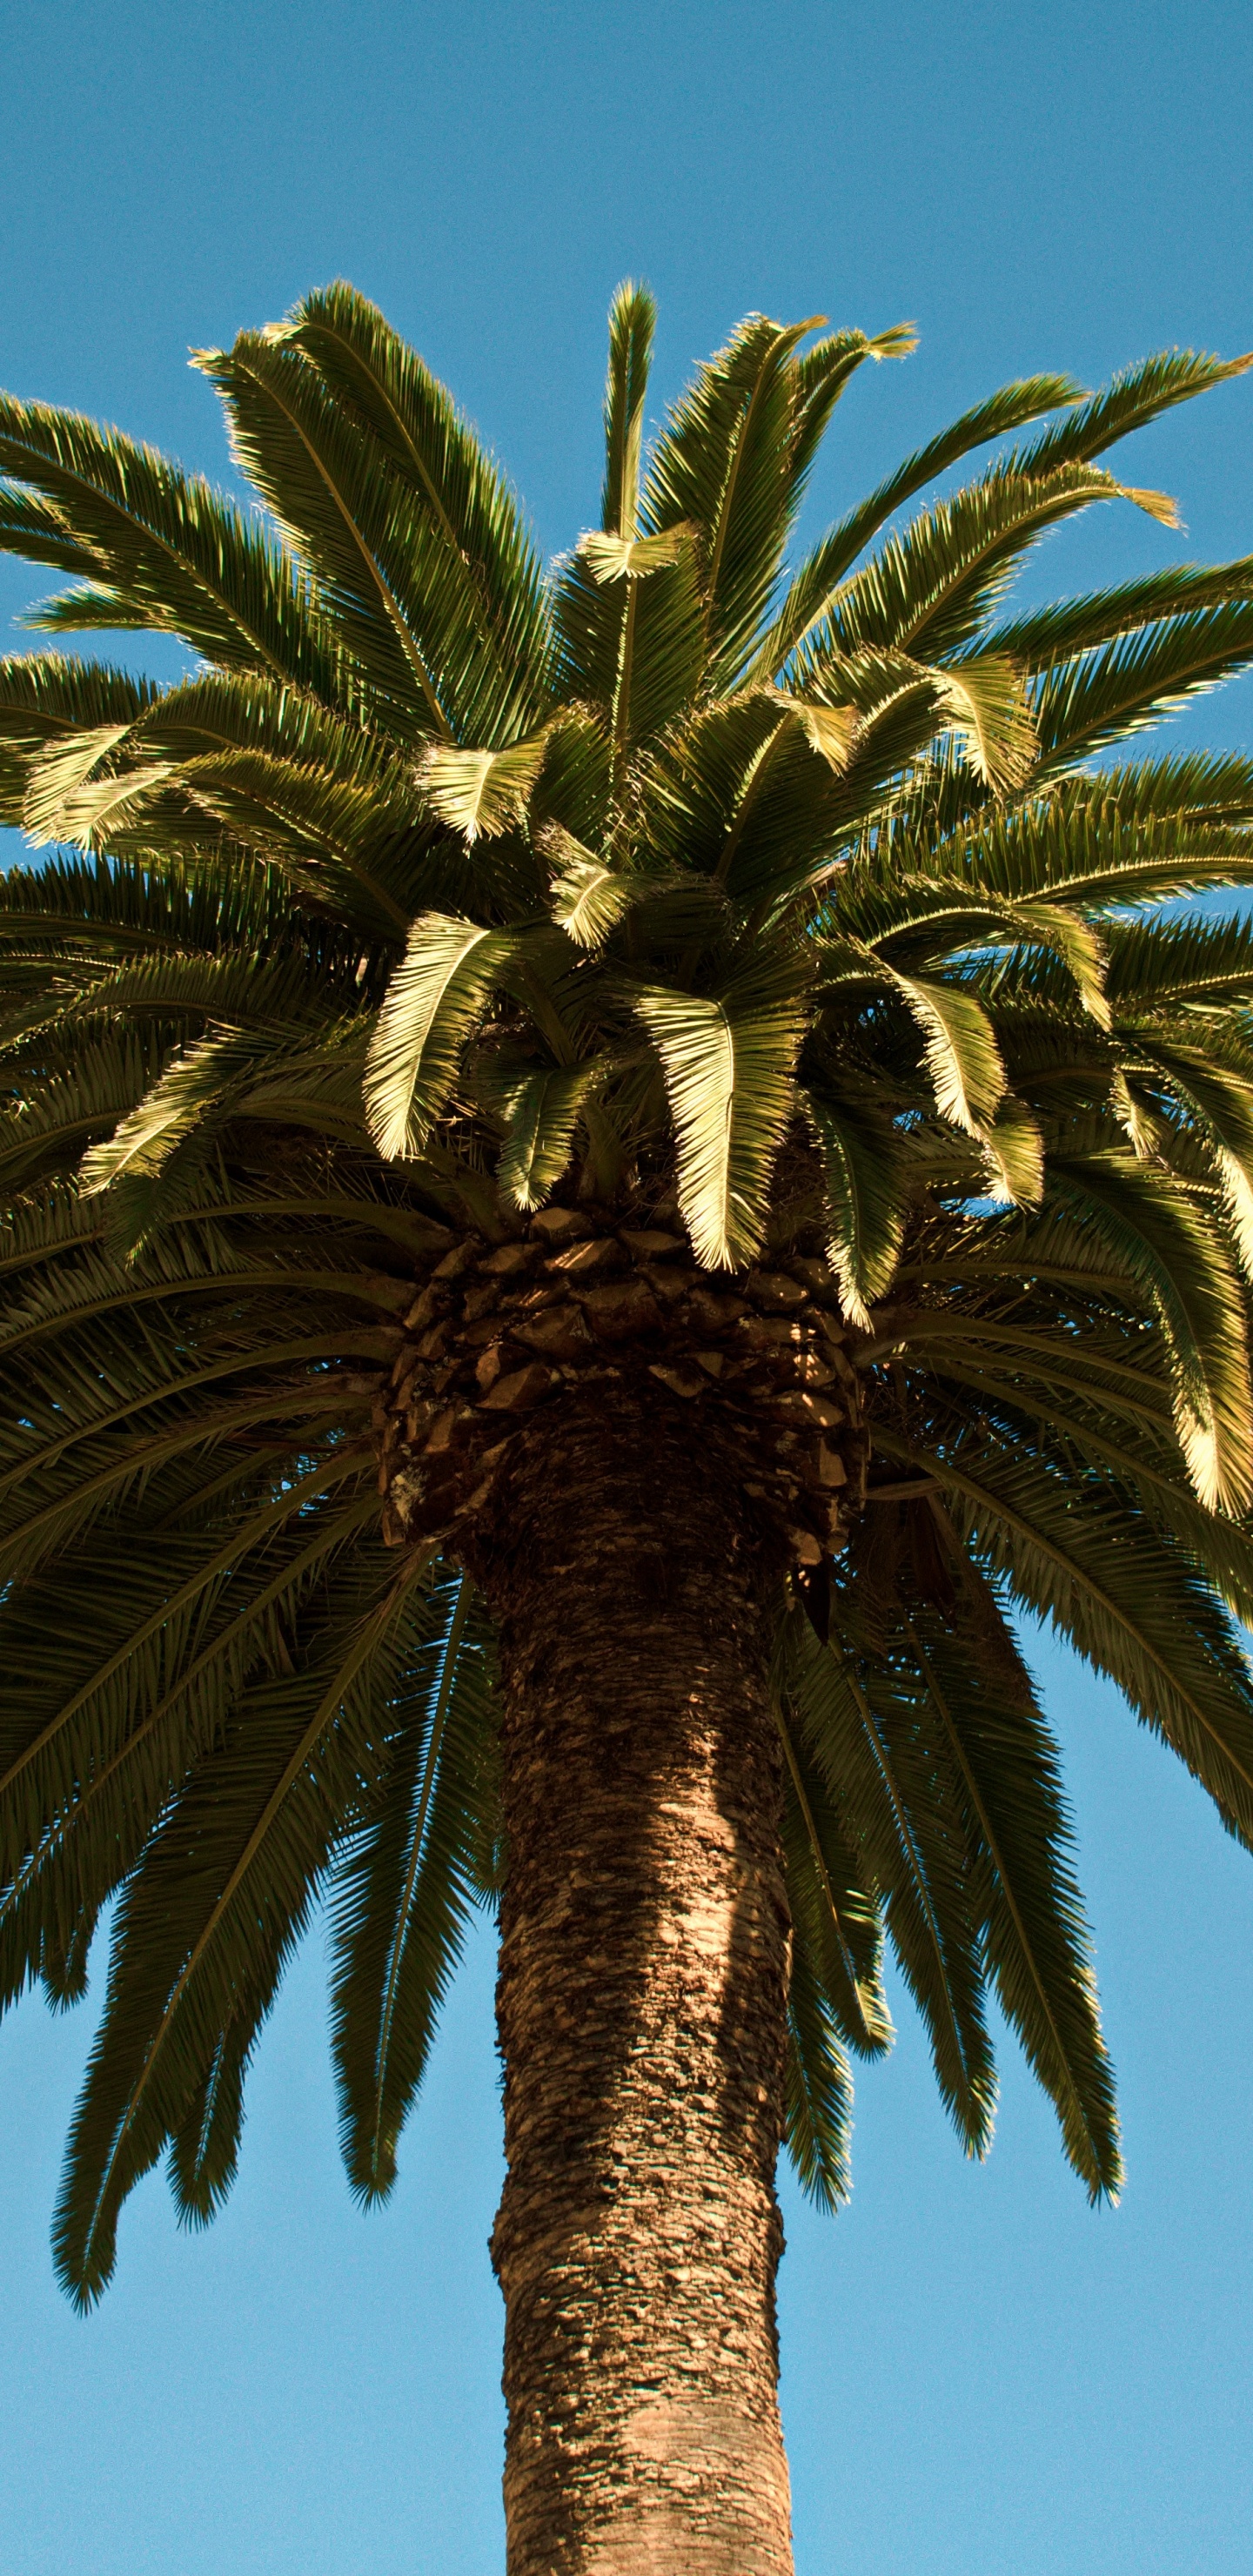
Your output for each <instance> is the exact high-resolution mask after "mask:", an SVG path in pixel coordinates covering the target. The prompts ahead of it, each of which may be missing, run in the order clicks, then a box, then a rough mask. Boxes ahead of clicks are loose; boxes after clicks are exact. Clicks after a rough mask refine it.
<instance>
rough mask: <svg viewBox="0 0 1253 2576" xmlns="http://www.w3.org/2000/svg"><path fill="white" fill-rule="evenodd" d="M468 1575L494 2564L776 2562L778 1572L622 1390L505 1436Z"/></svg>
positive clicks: (565, 2568) (734, 2567) (783, 2482)
mask: <svg viewBox="0 0 1253 2576" xmlns="http://www.w3.org/2000/svg"><path fill="white" fill-rule="evenodd" d="M484 1572H485V1576H486V1579H487V1583H488V1589H489V1592H490V1594H491V1597H492V1603H493V1607H494V1610H495V1613H496V1616H497V1618H498V1621H499V1626H500V1635H501V1656H502V1685H503V1692H504V1703H505V1720H504V1781H505V1790H504V1795H505V1821H506V1828H507V1833H508V1838H509V1839H508V1869H507V1891H506V1895H505V1899H504V1905H503V1915H502V1940H501V1959H500V1982H499V1988H498V2014H499V2031H500V2043H501V2049H502V2053H503V2056H504V2063H505V2145H506V2154H507V2158H508V2178H507V2181H506V2184H505V2190H504V2196H503V2199H502V2202H501V2208H500V2214H499V2217H498V2220H497V2224H496V2232H495V2236H494V2239H493V2254H494V2259H495V2262H496V2267H497V2271H498V2273H499V2276H500V2280H501V2285H502V2288H503V2290H504V2294H505V2308H506V2330H505V2393H506V2398H507V2402H508V2415H509V2422H508V2437H507V2448H506V2468H505V2504H506V2516H507V2524H508V2569H509V2576H576V2571H577V2576H584V2571H589V2576H590V2571H595V2576H645V2571H647V2576H669V2571H678V2570H680V2569H681V2570H682V2571H683V2576H790V2571H791V2568H792V2555H791V2545H790V2538H789V2509H788V2478H787V2466H786V2461H785V2457H784V2452H783V2443H782V2436H781V2431H780V2425H779V2412H778V2399H777V2345H776V2334H775V2273H776V2269H777V2265H778V2259H779V2255H780V2252H781V2250H782V2241H783V2240H782V2229H781V2225H780V2220H779V2214H778V2206H777V2202H776V2199H775V2188H774V2176H775V2163H776V2158H777V2154H778V2148H779V2141H780V2134H781V2128H782V2114H783V2067H784V2048H785V2010H786V1987H787V1966H788V1917H787V1904H786V1898H785V1894H784V1888H783V1876H782V1865H781V1857H780V1849H779V1804H780V1769H779V1746H778V1741H777V1735H776V1731H775V1728H774V1725H773V1722H772V1719H771V1714H770V1708H769V1702H768V1696H767V1691H766V1662H767V1649H768V1632H769V1626H770V1621H771V1616H772V1612H773V1608H774V1601H775V1594H776V1591H777V1585H778V1580H779V1569H778V1566H777V1564H775V1563H774V1562H773V1561H767V1559H766V1557H765V1556H764V1555H763V1543H762V1541H761V1539H760V1537H759V1536H758V1535H756V1534H755V1526H754V1523H753V1522H752V1520H751V1518H750V1516H749V1508H748V1506H747V1505H746V1503H745V1501H744V1498H743V1494H742V1490H741V1487H740V1484H739V1480H738V1478H737V1477H735V1476H733V1475H730V1474H726V1473H720V1472H719V1460H718V1456H717V1451H716V1444H715V1446H714V1447H713V1448H712V1449H711V1447H710V1446H708V1445H707V1444H706V1443H705V1442H704V1441H702V1440H700V1439H699V1437H694V1436H693V1426H691V1424H690V1421H685V1420H684V1419H683V1417H682V1414H681V1411H680V1408H678V1407H677V1406H673V1405H671V1406H668V1407H663V1406H655V1405H653V1404H650V1403H649V1402H648V1401H647V1400H646V1399H641V1398H639V1397H630V1396H628V1395H627V1394H626V1391H625V1390H624V1389H621V1388H619V1389H618V1390H617V1391H616V1393H615V1396H614V1400H613V1402H612V1404H609V1403H606V1405H605V1407H604V1409H603V1411H601V1410H599V1409H598V1408H596V1407H595V1406H593V1405H591V1404H588V1403H585V1404H580V1405H579V1406H577V1407H575V1408H572V1410H571V1413H570V1414H569V1415H568V1416H567V1417H566V1419H565V1421H564V1422H563V1424H562V1431H561V1437H560V1438H559V1439H554V1438H553V1437H552V1436H551V1433H550V1434H549V1435H548V1436H546V1437H545V1438H544V1439H543V1440H542V1441H538V1440H537V1441H536V1443H535V1444H534V1446H533V1447H532V1446H529V1445H528V1446H524V1448H523V1449H522V1451H521V1453H520V1454H519V1456H518V1458H517V1460H516V1463H515V1464H514V1465H513V1466H512V1467H511V1470H510V1473H509V1476H508V1480H507V1489H506V1491H505V1493H504V1494H502V1497H501V1513H500V1517H499V1519H498V1520H497V1524H496V1531H495V1534H494V1540H493V1544H492V1545H491V1548H490V1550H489V1552H488V1555H487V1557H486V1559H485V1561H484Z"/></svg>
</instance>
